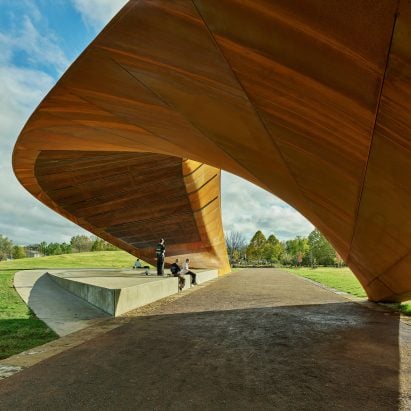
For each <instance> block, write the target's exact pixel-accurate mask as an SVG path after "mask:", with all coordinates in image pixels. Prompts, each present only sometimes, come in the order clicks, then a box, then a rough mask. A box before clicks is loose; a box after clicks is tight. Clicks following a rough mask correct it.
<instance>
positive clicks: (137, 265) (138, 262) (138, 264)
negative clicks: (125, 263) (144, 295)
mask: <svg viewBox="0 0 411 411" xmlns="http://www.w3.org/2000/svg"><path fill="white" fill-rule="evenodd" d="M141 267H142V265H141V261H140V259H139V258H137V260H136V262H135V263H134V265H133V270H135V269H137V268H141Z"/></svg>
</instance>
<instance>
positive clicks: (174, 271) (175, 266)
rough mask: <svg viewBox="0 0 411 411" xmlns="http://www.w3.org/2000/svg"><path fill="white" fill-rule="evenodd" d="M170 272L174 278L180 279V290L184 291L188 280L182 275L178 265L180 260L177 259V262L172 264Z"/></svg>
mask: <svg viewBox="0 0 411 411" xmlns="http://www.w3.org/2000/svg"><path fill="white" fill-rule="evenodd" d="M170 271H171V274H173V276H174V277H178V289H179V290H180V291H182V289H183V288H184V286H185V284H186V279H185V278H184V276H183V274H182V273H181V268H180V266H179V265H178V258H177V259H176V261H175V262H174V263H173V264H171V266H170Z"/></svg>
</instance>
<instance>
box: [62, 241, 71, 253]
mask: <svg viewBox="0 0 411 411" xmlns="http://www.w3.org/2000/svg"><path fill="white" fill-rule="evenodd" d="M60 248H61V253H62V254H70V253H71V244H67V243H61V244H60Z"/></svg>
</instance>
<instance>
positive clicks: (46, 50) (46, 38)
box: [0, 15, 69, 74]
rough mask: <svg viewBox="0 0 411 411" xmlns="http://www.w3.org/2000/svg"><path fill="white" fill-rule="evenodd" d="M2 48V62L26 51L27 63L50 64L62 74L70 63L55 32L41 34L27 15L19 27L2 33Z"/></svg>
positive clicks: (0, 44)
mask: <svg viewBox="0 0 411 411" xmlns="http://www.w3.org/2000/svg"><path fill="white" fill-rule="evenodd" d="M0 48H1V50H2V53H1V57H0V62H2V63H6V62H9V61H10V60H11V59H12V57H13V55H15V54H16V53H19V52H23V53H25V57H26V60H27V61H26V63H27V64H29V65H31V66H33V67H36V66H46V65H49V66H50V67H52V68H55V69H56V70H57V72H59V73H60V74H61V73H62V72H63V71H64V70H65V69H66V67H67V66H68V63H69V61H68V59H67V58H66V56H65V54H64V52H63V51H62V50H61V48H60V47H59V46H58V45H57V44H56V39H55V38H54V36H53V34H52V33H46V35H42V34H40V33H39V31H38V30H37V29H36V27H35V26H34V24H33V20H32V18H30V17H29V16H27V15H26V16H23V17H22V23H21V25H19V26H18V27H17V28H15V29H13V30H12V31H11V32H9V33H0Z"/></svg>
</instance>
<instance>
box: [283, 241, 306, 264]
mask: <svg viewBox="0 0 411 411" xmlns="http://www.w3.org/2000/svg"><path fill="white" fill-rule="evenodd" d="M285 249H286V252H287V254H288V256H289V259H290V261H291V263H292V264H295V265H301V264H302V263H305V262H306V261H307V258H308V255H309V245H308V241H307V239H306V238H305V237H301V236H297V237H296V238H294V239H292V240H287V241H286V243H285Z"/></svg>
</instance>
